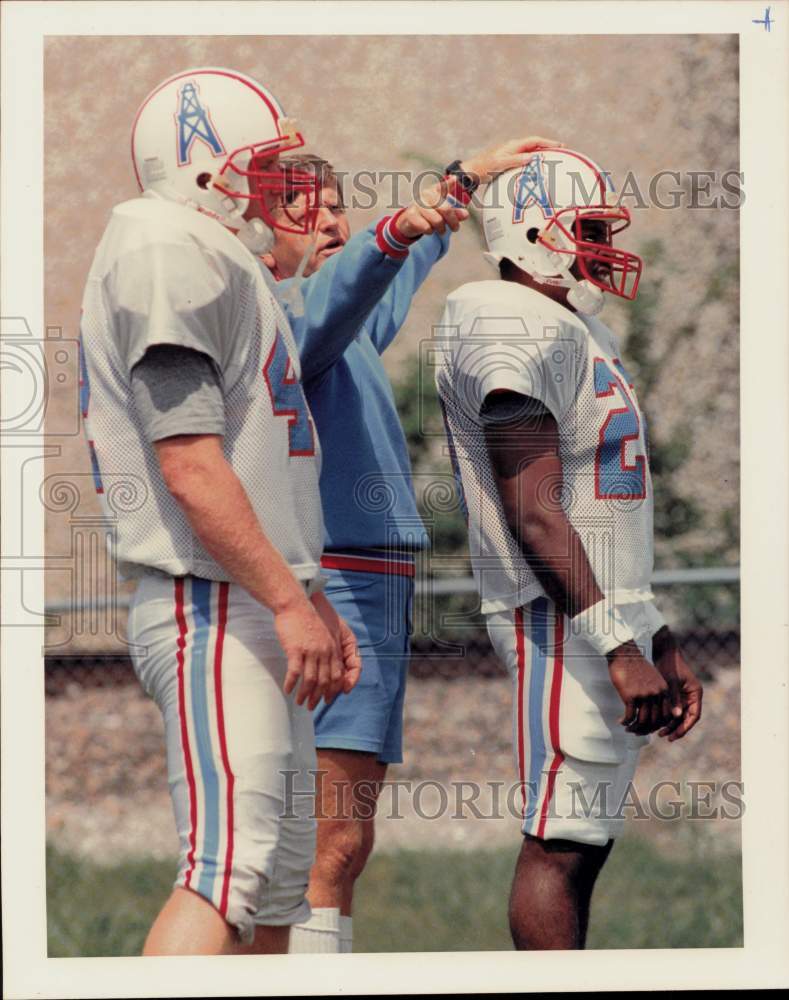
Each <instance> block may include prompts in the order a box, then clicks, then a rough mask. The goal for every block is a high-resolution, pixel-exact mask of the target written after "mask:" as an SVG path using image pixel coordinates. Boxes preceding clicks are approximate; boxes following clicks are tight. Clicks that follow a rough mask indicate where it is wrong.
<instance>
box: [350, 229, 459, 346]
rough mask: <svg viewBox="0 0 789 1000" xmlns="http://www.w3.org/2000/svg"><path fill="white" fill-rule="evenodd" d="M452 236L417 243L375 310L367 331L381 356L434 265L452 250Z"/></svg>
mask: <svg viewBox="0 0 789 1000" xmlns="http://www.w3.org/2000/svg"><path fill="white" fill-rule="evenodd" d="M450 235H451V233H450V230H449V229H447V230H446V232H445V233H444V234H443V235H439V234H438V233H433V234H431V235H430V236H423V237H422V239H421V240H419V242H418V243H415V244H414V245H413V246H412V247H411V251H410V253H409V255H408V258H407V259H406V260H405V262H404V263H403V266H402V267H401V268H400V270H399V272H398V274H397V277H396V278H395V279H394V281H393V282H392V284H391V285H390V286H389V288H388V289H387V292H386V294H385V295H384V297H383V298H382V299H381V301H380V302H379V303H378V305H377V306H376V307H375V309H373V311H372V313H371V315H370V320H369V322H368V323H367V326H366V329H367V331H368V333H369V334H370V338H371V339H372V342H373V344H374V345H375V348H376V350H377V351H378V353H379V354H383V352H384V351H385V350H386V348H387V347H388V346H389V345H390V344H391V343H392V341H393V340H394V338H395V336H396V335H397V332H398V330H399V329H400V327H401V326H402V325H403V323H405V319H406V316H407V315H408V310H409V309H410V308H411V301H412V299H413V297H414V295H415V294H416V292H417V291H418V289H419V287H420V285H421V284H422V282H423V281H424V280H425V278H426V277H427V276H428V274H429V273H430V269H431V268H432V267H433V265H434V264H435V263H436V262H437V261H439V260H440V259H441V258H442V257H443V256H444V254H445V253H446V252H447V250H448V249H449V238H450Z"/></svg>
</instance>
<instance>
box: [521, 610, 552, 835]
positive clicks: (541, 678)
mask: <svg viewBox="0 0 789 1000" xmlns="http://www.w3.org/2000/svg"><path fill="white" fill-rule="evenodd" d="M529 613H530V616H531V629H530V633H531V635H530V643H529V647H530V650H531V662H530V665H529V745H530V753H529V785H528V792H529V800H528V803H527V811H526V817H527V820H529V821H531V820H533V819H535V818H536V816H535V813H536V809H537V802H538V801H539V795H540V779H541V777H542V770H543V767H544V766H545V757H546V751H545V740H544V739H543V726H542V701H543V695H544V691H545V668H546V648H547V644H548V643H547V639H548V600H547V598H545V597H538V598H537V599H536V600H534V601H532V603H531V605H530V607H529Z"/></svg>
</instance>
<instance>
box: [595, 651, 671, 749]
mask: <svg viewBox="0 0 789 1000" xmlns="http://www.w3.org/2000/svg"><path fill="white" fill-rule="evenodd" d="M607 658H608V673H609V675H610V677H611V682H612V683H613V685H614V687H615V688H616V690H617V694H618V695H619V697H620V698H621V699H622V701H623V702H624V705H625V712H624V715H622V717H621V718H620V719H618V720H617V721H618V722H619V723H621V725H623V726H624V727H625V729H626V730H627V731H628V732H629V733H636V734H638V735H639V736H646V735H647V733H653V732H654V731H655V730H656V729H658V728H659V727H660V726H665V725H667V724H669V723H670V722H671V718H672V716H671V702H670V697H669V688H668V684H667V683H666V682H665V680H664V679H663V678H662V677H661V675H660V673H659V671H658V670H657V669H656V668H655V667H654V666H653V665H652V664H651V663H650V662H649V661H648V660H645V659H644V657H643V656H642V655H641V652H640V651H639V649H638V646H636V644H635V643H634V642H625V643H623V644H622V645H621V646H618V647H617V648H616V649H614V650H612V651H611V652H610V653H609V654H608V657H607Z"/></svg>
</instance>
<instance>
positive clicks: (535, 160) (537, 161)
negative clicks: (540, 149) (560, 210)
mask: <svg viewBox="0 0 789 1000" xmlns="http://www.w3.org/2000/svg"><path fill="white" fill-rule="evenodd" d="M543 167H544V163H543V157H542V155H541V154H537V155H536V156H533V157H532V158H531V159H530V160H529V161H528V163H525V164H524V166H523V169H522V170H521V172H520V173H519V174H517V175H516V177H515V196H514V198H513V199H512V221H513V222H523V218H524V214H525V212H526V209H527V208H528V207H529V206H530V205H539V207H540V209H541V211H542V214H543V216H544V217H545V218H546V219H550V218H552V217H553V215H554V214H555V213H554V210H553V205H552V204H551V199H550V196H549V194H548V191H547V189H546V186H545V175H544V171H543Z"/></svg>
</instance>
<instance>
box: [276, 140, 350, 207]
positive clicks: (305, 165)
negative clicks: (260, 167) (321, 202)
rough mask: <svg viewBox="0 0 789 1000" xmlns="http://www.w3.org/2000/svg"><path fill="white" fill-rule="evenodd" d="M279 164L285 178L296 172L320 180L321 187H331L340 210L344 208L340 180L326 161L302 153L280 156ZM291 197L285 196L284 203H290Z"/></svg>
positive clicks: (319, 157)
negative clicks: (310, 175) (335, 194)
mask: <svg viewBox="0 0 789 1000" xmlns="http://www.w3.org/2000/svg"><path fill="white" fill-rule="evenodd" d="M279 164H280V166H281V167H282V168H283V170H284V171H285V176H286V177H287V175H288V173H289V172H290V171H297V170H298V171H302V172H304V173H307V174H312V175H313V176H314V177H318V178H320V182H321V187H333V188H334V190H335V191H336V192H337V200H338V202H339V206H340V208H343V209H344V208H345V199H344V198H343V196H342V185H341V184H340V179H339V177H338V176H337V174H336V173H335V172H334V167H333V166H332V165H331V163H329V161H328V160H324V159H323V157H321V156H313V155H312V154H311V153H303V154H302V155H298V154H296V155H294V156H281V157H280V158H279ZM293 197H294V196H293V194H291V195H290V196H288V194H286V195H285V199H286V201H292V200H293Z"/></svg>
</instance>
